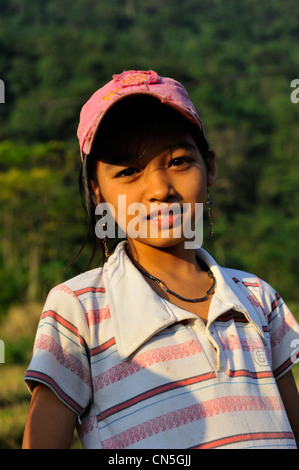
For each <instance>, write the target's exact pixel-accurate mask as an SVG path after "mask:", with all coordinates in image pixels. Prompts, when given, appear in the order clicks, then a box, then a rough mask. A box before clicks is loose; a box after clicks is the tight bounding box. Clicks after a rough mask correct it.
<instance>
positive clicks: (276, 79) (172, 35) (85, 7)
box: [0, 0, 299, 448]
mask: <svg viewBox="0 0 299 470" xmlns="http://www.w3.org/2000/svg"><path fill="white" fill-rule="evenodd" d="M298 35H299V29H298V4H297V2H295V0H285V1H283V2H282V1H281V0H268V1H265V2H260V1H258V0H184V1H182V0H113V1H108V0H97V1H96V0H84V1H83V0H81V1H80V0H34V1H30V0H1V5H0V80H1V94H2V96H1V97H0V207H1V219H0V282H1V289H0V328H1V329H0V338H1V339H2V340H4V344H5V363H6V364H5V366H6V365H9V364H10V365H11V366H12V365H14V366H15V367H16V368H17V369H15V372H16V373H18V374H21V372H23V371H24V370H25V369H26V363H27V361H28V360H29V359H30V353H31V348H32V344H33V334H34V330H35V328H36V321H37V318H38V316H39V313H40V308H41V306H42V304H43V303H44V301H45V298H46V295H47V293H48V291H49V290H50V289H51V288H52V287H53V286H54V285H56V284H58V283H60V282H62V281H63V280H65V279H67V278H70V277H72V276H74V275H76V274H78V273H80V272H82V271H83V270H84V269H85V266H86V263H87V261H88V259H89V255H90V253H89V249H88V248H87V249H85V250H84V251H83V253H82V255H81V256H80V257H79V258H78V259H77V260H76V262H75V263H73V264H72V265H71V266H68V265H69V262H70V260H71V259H72V257H73V256H74V255H75V254H76V253H77V252H78V250H79V249H80V247H81V244H82V241H83V240H84V238H85V235H86V230H87V221H86V216H85V212H84V209H83V207H82V203H81V199H80V195H79V190H78V174H79V170H80V163H81V162H80V154H79V147H78V143H77V138H76V131H77V126H78V119H79V112H80V109H81V107H82V105H83V104H84V102H85V101H86V100H87V99H88V98H89V97H90V96H91V94H92V93H93V92H94V91H95V90H96V89H98V88H99V87H100V86H102V85H104V84H105V83H106V82H107V81H108V80H110V78H111V77H112V75H113V74H116V73H120V72H122V71H123V70H131V69H132V70H134V69H135V70H141V69H144V70H148V69H152V70H155V71H157V73H158V74H159V75H162V76H170V77H173V78H175V79H177V80H179V81H181V82H182V83H183V85H184V86H185V87H186V89H187V90H188V92H189V94H190V96H191V99H192V100H193V102H194V104H195V106H196V108H197V110H198V112H199V115H200V116H201V118H202V120H203V122H204V125H205V130H206V134H207V138H208V141H209V143H210V145H211V147H212V148H213V149H214V150H215V152H216V162H217V179H216V183H215V185H214V186H213V188H211V198H212V202H213V206H212V208H213V218H214V232H215V236H214V237H213V238H209V236H208V227H206V228H207V233H206V234H205V236H204V242H203V247H204V248H206V249H207V250H208V251H210V252H211V254H212V255H213V256H214V257H215V258H216V259H217V261H218V262H219V263H220V264H222V265H224V266H228V267H234V268H237V269H243V270H246V271H249V272H253V273H255V274H256V275H258V276H259V277H261V278H263V279H264V280H266V281H267V282H269V283H270V284H271V285H273V287H274V288H275V289H276V290H277V291H278V292H279V293H280V295H281V296H282V297H283V298H284V300H285V301H286V302H287V304H289V305H290V307H292V308H293V311H294V313H295V315H298V312H299V289H298V279H299V250H298V245H297V242H298V233H299V217H298V212H299V191H298V182H299V164H298V163H299V159H298V148H299V145H298V144H299V133H298V114H299V102H298V101H299V76H298V75H299V70H298V64H299V47H298ZM296 79H297V81H296ZM296 87H297V88H296ZM297 89H298V90H297ZM206 225H207V223H206ZM98 261H99V260H97V261H96V262H98ZM95 265H96V264H95ZM26 322H27V323H26ZM0 359H1V358H0ZM0 362H1V360H0ZM2 362H4V361H2ZM0 367H3V365H1V366H0ZM10 374H13V372H12V371H11V370H10V371H9V370H8V368H7V369H4V373H2V380H3V381H4V382H5V383H7V384H8V383H9V384H10V385H7V387H8V389H9V390H10V391H9V393H10V396H11V397H12V398H10V399H9V400H10V401H9V402H8V401H7V400H8V399H7V397H6V396H7V393H8V392H7V389H6V391H3V390H5V387H4V386H3V387H2V390H1V391H0V412H1V407H3V408H2V412H3V413H4V414H3V417H4V418H3V419H4V421H5V419H6V421H5V423H6V425H5V426H6V427H5V426H3V428H2V429H3V431H0V448H1V447H11V448H12V447H14V446H17V445H19V444H20V435H21V429H22V426H23V414H24V410H23V409H22V410H21V411H20V409H18V410H16V409H14V406H13V405H14V404H16V403H18V404H19V403H20V401H22V400H25V398H24V390H23V389H20V387H19V385H18V386H17V385H16V386H13V385H11V381H10V377H11V375H10ZM5 377H6V379H5ZM0 380H1V379H0ZM9 387H10V388H9ZM11 387H13V388H11ZM14 387H15V388H14ZM25 394H26V391H25ZM10 405H11V408H9V406H10ZM18 406H22V405H18ZM5 407H6V411H3V410H4V409H5ZM5 413H6V414H5ZM14 413H15V414H14ZM12 415H13V416H14V419H15V417H16V416H21V418H20V422H19V425H18V426H17V427H16V428H15V427H14V428H13V429H14V431H12V425H11V424H10V423H11V421H10V420H11V416H12ZM5 417H6V418H5ZM14 433H15V434H14Z"/></svg>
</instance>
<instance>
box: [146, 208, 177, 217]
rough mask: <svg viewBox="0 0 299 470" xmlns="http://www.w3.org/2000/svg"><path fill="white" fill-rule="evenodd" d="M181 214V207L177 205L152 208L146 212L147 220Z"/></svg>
mask: <svg viewBox="0 0 299 470" xmlns="http://www.w3.org/2000/svg"><path fill="white" fill-rule="evenodd" d="M179 215H182V208H181V207H180V206H179V205H175V206H174V207H172V206H167V207H166V208H162V209H160V208H159V209H157V210H153V211H151V212H150V214H148V216H147V219H148V220H164V219H169V218H170V217H175V216H179Z"/></svg>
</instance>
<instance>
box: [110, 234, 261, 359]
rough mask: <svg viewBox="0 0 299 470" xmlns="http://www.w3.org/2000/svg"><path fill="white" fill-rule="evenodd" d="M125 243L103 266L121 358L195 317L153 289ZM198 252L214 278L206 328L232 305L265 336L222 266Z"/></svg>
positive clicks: (122, 243) (201, 251)
mask: <svg viewBox="0 0 299 470" xmlns="http://www.w3.org/2000/svg"><path fill="white" fill-rule="evenodd" d="M125 244H126V242H125V241H123V242H120V243H119V244H118V246H117V248H116V250H115V251H114V253H113V254H112V255H111V256H110V258H109V260H108V262H107V263H105V264H104V268H103V276H104V283H105V287H106V292H107V296H108V303H109V308H110V312H111V318H112V320H113V324H114V331H115V341H116V346H117V349H118V352H119V354H120V357H121V359H123V360H124V359H127V358H128V357H129V356H130V355H131V354H132V353H133V352H134V351H136V349H138V348H139V347H140V346H141V345H142V344H144V343H145V342H146V341H147V340H149V339H150V338H151V337H152V336H154V335H155V334H156V333H157V332H158V331H160V330H163V329H164V328H166V327H167V326H170V325H171V324H173V323H176V322H178V321H182V320H185V319H190V318H194V317H195V315H194V314H193V313H191V312H188V311H186V310H183V309H181V308H179V307H177V306H175V305H173V304H171V303H170V302H168V301H166V300H164V299H161V297H159V296H158V295H157V294H156V293H155V292H154V291H153V289H152V288H151V287H150V286H149V284H148V283H147V282H146V281H145V279H144V278H143V276H142V274H141V273H140V272H139V271H138V269H137V268H136V267H135V266H134V264H133V263H132V261H131V260H130V258H129V257H128V255H127V253H126V250H125ZM197 256H198V257H199V258H201V259H202V260H203V261H204V262H205V263H206V264H207V265H208V266H209V268H210V269H211V271H212V272H213V274H214V276H215V278H216V288H215V293H214V295H213V297H212V301H211V304H210V310H209V316H208V321H207V328H209V326H210V325H211V323H212V322H213V321H214V320H215V319H216V318H217V317H218V316H219V315H221V314H223V313H225V312H226V311H228V310H230V309H235V310H238V311H239V312H241V313H243V314H244V315H245V317H246V318H247V320H248V321H250V322H251V323H252V324H253V325H254V327H255V328H256V330H257V331H258V333H259V334H260V336H261V337H262V338H263V339H264V335H263V333H262V325H261V323H260V320H259V317H258V315H257V313H256V311H255V309H254V307H253V306H252V304H251V303H250V302H249V300H248V299H247V297H246V295H245V293H243V292H242V291H241V290H240V289H239V288H238V287H237V286H236V285H235V282H234V281H233V279H232V278H231V277H230V275H229V274H228V273H227V272H226V270H225V268H221V267H220V266H219V265H218V264H217V263H216V261H215V260H214V259H213V258H212V257H211V256H210V255H209V254H208V253H207V252H206V251H205V250H204V249H203V248H198V249H197Z"/></svg>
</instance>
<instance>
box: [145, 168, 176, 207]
mask: <svg viewBox="0 0 299 470" xmlns="http://www.w3.org/2000/svg"><path fill="white" fill-rule="evenodd" d="M146 180H147V181H146V198H147V200H148V201H149V202H155V201H166V200H168V199H171V197H172V196H174V195H175V193H176V192H175V188H174V186H173V184H172V181H171V178H170V176H169V175H168V174H167V170H166V169H164V168H156V169H155V170H154V171H152V172H150V174H148V175H147V178H146Z"/></svg>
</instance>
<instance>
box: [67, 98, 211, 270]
mask: <svg viewBox="0 0 299 470" xmlns="http://www.w3.org/2000/svg"><path fill="white" fill-rule="evenodd" d="M136 117H137V119H136ZM166 122H167V123H168V124H169V123H171V122H175V123H177V122H178V123H179V124H180V125H181V126H182V127H183V126H184V127H185V129H186V130H188V131H190V133H191V134H192V136H193V138H194V140H195V142H196V144H197V146H198V149H199V151H200V153H201V155H202V157H203V159H204V161H205V164H206V167H207V169H208V168H209V165H210V160H211V150H210V148H209V144H208V142H207V140H206V137H205V135H204V134H203V132H202V130H201V129H200V128H199V127H197V126H195V125H194V124H192V122H191V121H189V120H188V119H187V118H185V117H184V116H182V115H181V114H180V113H179V112H177V111H176V110H174V109H173V108H171V107H170V106H166V105H165V104H162V103H161V102H160V101H159V100H158V99H156V98H153V97H151V96H148V95H147V96H144V95H142V96H141V95H138V96H133V97H127V98H126V99H123V100H120V101H119V102H118V103H116V104H115V105H114V106H113V107H112V108H111V109H110V110H109V111H108V112H107V114H106V116H105V118H104V119H103V121H102V122H101V124H100V128H99V130H98V132H97V134H96V137H95V140H94V143H93V147H92V151H91V153H90V154H89V155H84V159H83V163H82V167H81V170H80V175H79V187H80V194H81V200H82V202H83V205H84V207H85V210H86V212H87V218H88V231H87V235H86V237H85V240H84V241H83V244H82V246H81V248H80V250H79V252H78V253H77V255H76V256H75V257H74V258H73V260H72V261H71V263H72V262H73V261H74V260H75V259H77V258H78V256H79V255H80V254H81V252H82V251H83V249H84V248H85V246H86V244H87V243H88V242H89V241H91V244H92V249H91V256H90V259H89V262H88V265H87V266H86V269H88V268H90V266H91V264H92V262H93V261H94V258H95V255H96V254H97V252H98V251H100V258H101V259H100V264H103V263H104V260H105V249H104V243H103V240H102V239H99V238H98V237H97V236H96V233H95V226H96V223H97V221H98V220H99V216H96V214H95V209H96V206H97V204H98V200H97V198H96V196H95V194H94V191H93V187H92V181H93V182H94V183H95V184H97V179H96V168H97V162H98V161H99V160H104V155H103V153H104V152H103V147H104V146H105V144H106V145H109V148H110V146H113V142H115V141H117V142H118V146H119V145H120V144H121V145H122V146H123V148H125V145H126V142H127V141H128V139H130V138H132V137H134V139H135V140H136V155H139V156H140V157H141V156H142V155H143V153H144V152H145V151H146V150H147V148H148V147H149V146H150V143H151V142H152V141H153V139H154V138H155V136H156V135H157V134H158V133H159V131H160V129H161V127H162V126H163V123H166ZM136 127H137V130H136ZM120 128H121V129H122V132H121V133H119V134H118V133H117V129H120ZM117 158H118V156H117V155H116V156H115V159H114V161H115V162H117ZM103 202H104V201H103ZM119 241H120V240H119V239H118V238H116V239H108V240H106V242H107V244H108V248H109V253H111V252H112V251H113V250H114V249H115V247H116V246H117V244H118V243H119Z"/></svg>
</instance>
